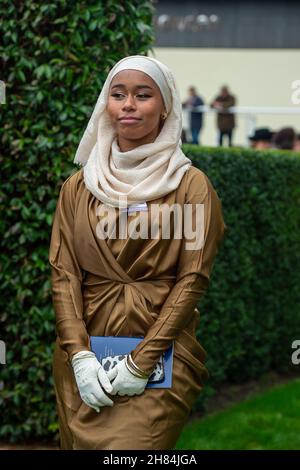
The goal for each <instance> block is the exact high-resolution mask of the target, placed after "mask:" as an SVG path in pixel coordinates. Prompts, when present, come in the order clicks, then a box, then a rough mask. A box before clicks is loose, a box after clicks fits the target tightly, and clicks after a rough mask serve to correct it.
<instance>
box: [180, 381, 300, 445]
mask: <svg viewBox="0 0 300 470" xmlns="http://www.w3.org/2000/svg"><path fill="white" fill-rule="evenodd" d="M176 449H177V450H232V449H234V450H257V449H259V450H272V449H276V450H299V449H300V379H298V378H297V379H295V380H292V381H291V382H289V383H288V384H284V385H280V386H276V387H274V388H273V389H271V390H268V391H267V392H264V393H260V394H258V395H255V396H253V397H252V398H250V399H248V400H246V401H244V402H242V403H239V404H238V405H234V406H232V407H230V408H229V409H226V410H225V411H221V412H217V413H214V414H212V415H209V416H207V417H205V418H203V419H201V420H197V421H196V420H195V421H193V422H191V423H190V424H187V425H186V426H185V427H184V430H183V432H182V434H181V436H180V438H179V440H178V441H177V445H176Z"/></svg>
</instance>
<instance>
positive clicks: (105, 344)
mask: <svg viewBox="0 0 300 470" xmlns="http://www.w3.org/2000/svg"><path fill="white" fill-rule="evenodd" d="M90 340H91V349H92V351H93V352H94V353H95V355H96V357H97V359H98V361H99V362H100V364H101V365H102V366H103V368H104V370H105V371H108V370H110V369H112V368H113V367H114V366H115V365H116V364H117V363H118V362H119V361H121V360H122V359H124V357H125V355H127V354H129V353H130V352H131V351H132V350H133V349H135V347H136V346H137V345H138V344H139V343H140V342H141V341H142V340H143V337H140V336H139V337H137V336H90ZM173 354H174V341H172V344H171V346H170V347H169V348H168V349H167V350H166V351H164V352H163V353H162V355H161V357H160V359H159V361H158V362H157V364H156V366H155V369H154V371H153V372H152V374H151V376H150V377H149V380H148V383H147V385H146V388H171V387H172V370H173Z"/></svg>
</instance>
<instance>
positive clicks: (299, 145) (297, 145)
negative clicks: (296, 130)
mask: <svg viewBox="0 0 300 470" xmlns="http://www.w3.org/2000/svg"><path fill="white" fill-rule="evenodd" d="M293 150H295V151H296V152H300V134H297V137H296V142H295V145H294V149H293Z"/></svg>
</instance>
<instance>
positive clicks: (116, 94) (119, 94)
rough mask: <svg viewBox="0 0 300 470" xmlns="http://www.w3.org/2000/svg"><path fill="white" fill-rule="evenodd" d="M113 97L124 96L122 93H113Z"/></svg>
mask: <svg viewBox="0 0 300 470" xmlns="http://www.w3.org/2000/svg"><path fill="white" fill-rule="evenodd" d="M111 96H115V97H118V96H122V94H121V93H112V95H111Z"/></svg>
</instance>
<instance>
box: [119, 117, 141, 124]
mask: <svg viewBox="0 0 300 470" xmlns="http://www.w3.org/2000/svg"><path fill="white" fill-rule="evenodd" d="M139 121H140V119H135V118H122V119H120V122H123V123H124V124H135V123H136V122H139Z"/></svg>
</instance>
